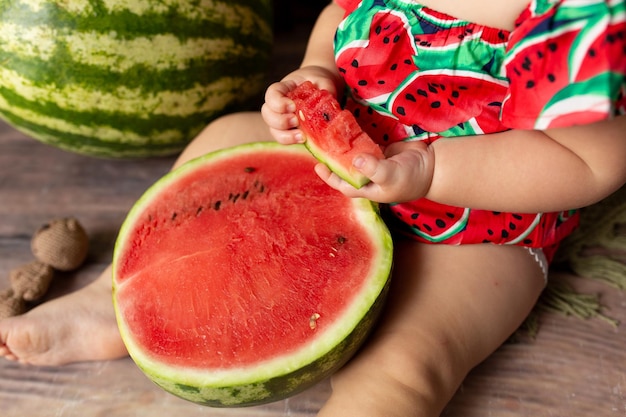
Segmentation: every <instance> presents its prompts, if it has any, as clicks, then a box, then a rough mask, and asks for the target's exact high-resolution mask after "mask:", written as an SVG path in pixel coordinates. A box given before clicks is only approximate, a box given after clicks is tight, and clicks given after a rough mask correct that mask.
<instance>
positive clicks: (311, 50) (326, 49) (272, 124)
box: [261, 1, 345, 144]
mask: <svg viewBox="0 0 626 417" xmlns="http://www.w3.org/2000/svg"><path fill="white" fill-rule="evenodd" d="M344 13H345V11H344V10H343V9H342V8H341V7H339V5H337V4H336V3H335V2H334V1H333V2H332V3H330V4H329V5H328V6H326V8H324V10H322V12H321V13H320V15H319V17H318V19H317V21H316V22H315V26H314V27H313V31H312V32H311V36H310V37H309V42H308V44H307V48H306V52H305V54H304V58H303V60H302V64H301V65H300V68H299V69H297V70H295V71H293V72H292V73H290V74H288V75H287V76H286V77H285V78H283V79H282V80H281V81H280V82H277V83H274V84H272V85H270V86H269V87H268V89H267V91H266V93H265V103H264V104H263V106H262V108H261V114H262V115H263V119H264V120H265V122H266V123H267V125H268V126H269V128H270V132H271V133H272V135H273V136H274V138H275V139H276V140H277V141H279V142H280V143H283V144H290V143H296V142H301V141H302V136H301V133H300V130H299V129H296V127H297V126H298V119H297V118H296V115H295V110H296V109H295V105H294V104H293V102H292V101H291V100H290V99H288V98H287V97H286V94H287V93H288V92H289V91H291V90H292V89H294V88H295V86H296V85H297V84H300V83H302V82H303V81H305V80H309V81H312V82H313V83H314V84H316V85H317V86H318V87H319V88H322V89H325V90H328V91H330V92H331V93H332V94H336V93H337V91H339V90H340V85H341V83H342V81H341V78H340V77H339V72H338V70H337V67H336V65H335V58H334V49H333V39H334V35H335V31H336V29H337V25H339V23H340V22H341V20H342V19H343V16H344Z"/></svg>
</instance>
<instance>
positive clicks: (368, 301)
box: [112, 142, 393, 407]
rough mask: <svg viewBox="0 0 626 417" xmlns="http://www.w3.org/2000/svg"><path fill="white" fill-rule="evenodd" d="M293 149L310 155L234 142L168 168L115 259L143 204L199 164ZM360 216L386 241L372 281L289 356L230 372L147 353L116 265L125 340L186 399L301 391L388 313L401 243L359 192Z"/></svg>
mask: <svg viewBox="0 0 626 417" xmlns="http://www.w3.org/2000/svg"><path fill="white" fill-rule="evenodd" d="M265 151H267V152H276V151H280V152H285V153H293V154H297V155H301V154H307V155H308V154H309V153H308V151H307V150H306V149H305V147H304V146H302V145H291V146H288V147H286V146H283V145H280V144H277V143H273V142H260V143H253V144H246V145H239V146H236V147H234V148H229V149H224V150H220V151H216V152H213V153H210V154H207V155H204V156H202V157H200V158H197V159H194V160H192V161H190V162H188V163H186V164H184V165H182V166H181V167H179V168H178V169H176V170H174V171H172V172H170V173H168V174H166V175H165V176H164V177H162V178H161V179H160V180H159V181H157V182H156V183H155V184H154V185H153V186H152V187H150V188H149V189H148V190H147V191H146V192H145V193H144V195H143V196H141V197H140V199H139V200H138V201H137V203H136V204H135V205H134V206H133V208H132V209H131V210H130V212H129V214H128V216H127V218H126V220H125V221H124V223H123V225H122V227H121V229H120V232H119V236H118V239H117V242H116V245H115V250H114V255H113V265H114V266H115V265H116V264H117V261H118V259H119V258H120V253H122V252H123V251H124V250H125V248H124V245H123V242H124V237H125V236H126V235H127V234H129V233H130V232H131V231H132V228H133V225H134V223H135V221H136V220H137V219H138V217H139V216H140V214H141V212H142V209H143V208H144V207H145V206H147V205H149V204H150V202H151V201H152V200H153V199H155V198H158V196H159V193H160V191H161V190H162V189H164V188H165V187H167V185H168V184H169V183H173V182H175V181H176V180H177V179H178V178H180V177H183V176H185V175H186V174H190V173H193V171H194V170H195V168H196V167H199V166H202V165H203V164H205V163H207V162H209V161H214V160H219V159H220V158H227V157H229V156H232V155H237V154H242V155H243V154H247V153H254V152H265ZM351 201H352V203H353V207H354V209H355V215H356V217H357V218H358V219H359V220H360V222H361V223H362V225H363V227H365V228H367V229H368V230H369V231H370V232H371V233H372V235H374V236H376V238H375V239H373V240H372V241H373V242H374V243H376V244H378V248H379V250H378V251H377V256H378V259H377V260H375V261H374V262H373V263H372V264H373V265H376V266H377V269H375V270H372V272H371V275H370V279H369V282H370V284H371V285H365V286H364V293H363V294H359V295H358V296H355V297H354V299H355V301H354V302H353V303H352V305H350V306H349V307H348V308H347V309H346V312H345V314H344V317H350V318H351V319H350V320H346V321H345V322H342V323H337V324H335V325H333V326H329V328H328V329H327V330H325V331H324V333H322V334H321V335H320V337H319V338H318V339H316V341H315V343H314V345H313V346H309V347H308V348H306V349H301V350H300V351H298V352H296V353H295V354H292V355H289V356H291V357H290V358H289V359H287V358H285V357H283V358H278V359H273V360H270V361H266V362H264V363H260V364H258V365H256V366H255V367H253V368H252V369H236V370H230V371H217V370H211V371H210V372H206V371H205V372H201V371H197V370H192V369H185V368H182V367H176V366H169V365H163V364H161V363H159V362H158V361H156V360H154V359H153V358H151V357H150V356H149V355H147V354H145V353H143V352H142V350H141V349H140V348H139V347H138V345H137V344H136V343H135V341H134V340H133V337H132V335H131V334H130V333H129V331H128V329H126V328H125V325H124V320H123V317H122V316H121V315H120V313H119V308H118V305H117V301H116V293H117V291H118V286H117V284H116V270H115V267H114V268H113V274H112V275H113V304H114V308H115V312H116V317H117V321H118V327H119V330H120V334H121V336H122V339H123V341H124V343H125V345H126V347H127V350H128V352H129V355H130V356H131V358H132V359H133V360H134V362H135V363H136V364H137V366H138V367H139V368H140V369H141V370H142V371H143V372H144V373H145V374H146V375H147V376H148V377H149V378H150V379H151V380H152V381H153V382H155V383H156V384H157V385H159V386H160V387H162V388H163V389H164V390H166V391H168V392H170V393H172V394H174V395H176V396H179V397H181V398H184V399H186V400H189V401H192V402H195V403H199V404H204V405H209V406H213V407H234V406H236V407H241V406H252V405H258V404H264V403H269V402H273V401H278V400H281V399H284V398H286V397H288V396H291V395H293V394H296V393H298V392H301V391H303V390H305V389H307V388H309V387H311V386H312V385H314V384H316V383H318V382H320V381H322V380H324V379H325V378H327V377H328V376H330V375H331V374H332V373H334V372H335V371H336V370H337V369H339V368H340V367H341V366H343V365H344V364H345V362H347V361H348V360H349V359H350V358H351V357H352V355H353V354H354V353H355V352H356V350H357V349H358V348H359V347H360V346H361V345H362V343H363V342H364V341H365V339H366V337H367V335H368V334H369V332H370V330H371V329H372V327H373V325H374V323H375V321H376V320H377V318H378V316H379V315H380V312H381V309H382V306H383V303H384V299H385V297H386V294H387V292H388V286H389V277H390V273H391V267H392V253H393V243H392V238H391V234H390V232H389V230H388V229H387V226H386V225H385V223H384V222H383V221H382V219H381V217H380V216H379V212H378V207H377V205H375V204H374V203H372V202H371V201H369V200H366V199H352V200H351Z"/></svg>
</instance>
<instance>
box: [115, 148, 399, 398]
mask: <svg viewBox="0 0 626 417" xmlns="http://www.w3.org/2000/svg"><path fill="white" fill-rule="evenodd" d="M315 163H316V161H315V159H314V158H313V157H312V156H311V155H310V153H309V152H307V150H306V149H305V148H304V147H303V146H302V145H292V146H288V147H286V146H282V145H279V144H275V143H258V144H252V145H242V146H238V147H234V148H231V149H226V150H223V151H219V152H216V153H212V154H208V155H206V156H204V157H201V158H198V159H196V160H193V161H191V162H189V163H187V164H185V165H183V166H182V167H180V168H179V169H177V170H175V171H173V172H171V173H169V174H168V175H166V176H165V177H163V178H162V179H161V180H159V181H158V182H157V183H156V184H155V185H154V186H153V187H151V188H150V189H149V190H148V191H147V192H146V193H145V194H144V195H143V197H142V198H141V199H140V200H139V201H138V202H137V204H136V205H135V206H134V207H133V209H132V210H131V211H130V213H129V215H128V217H127V219H126V221H125V222H124V224H123V226H122V228H121V231H120V234H119V237H118V240H117V243H116V247H115V253H114V260H113V298H114V305H115V311H116V315H117V320H118V324H119V328H120V332H121V335H122V338H123V340H124V343H125V344H126V347H127V349H128V352H129V354H130V355H131V357H132V358H133V360H134V361H135V362H136V363H137V365H138V366H139V367H140V368H141V369H142V370H143V371H144V373H145V374H146V375H147V376H148V377H149V378H151V379H152V380H153V381H154V382H155V383H156V384H158V385H159V386H161V387H162V388H164V389H165V390H167V391H169V392H171V393H173V394H175V395H178V396H180V397H182V398H185V399H188V400H190V401H193V402H197V403H201V404H206V405H211V406H244V405H255V404H261V403H266V402H271V401H276V400H279V399H283V398H286V397H287V396H290V395H292V394H295V393H297V392H299V391H302V390H304V389H305V388H307V387H309V386H312V385H313V384H315V383H317V382H319V381H321V380H322V379H324V378H326V377H328V376H329V375H330V374H332V373H333V372H334V371H336V370H337V369H338V368H339V367H341V366H342V365H343V364H344V363H345V362H346V361H347V360H348V359H349V358H350V357H351V356H352V355H353V354H354V352H355V351H356V350H357V348H358V347H359V346H360V345H361V344H362V343H363V341H364V340H365V338H366V336H367V334H368V332H369V330H370V329H371V328H372V325H373V323H374V322H375V319H376V317H377V316H378V314H379V312H380V310H381V306H382V304H383V300H384V296H385V293H386V289H387V287H388V279H389V275H390V270H391V264H392V241H391V236H390V234H389V231H388V229H387V228H386V226H385V225H384V223H383V222H382V220H381V219H380V217H379V215H378V211H377V208H376V207H375V206H374V205H372V203H371V202H370V201H367V200H364V199H350V198H347V197H345V196H343V195H342V194H340V193H338V192H337V191H335V190H333V189H331V188H330V187H328V186H327V185H326V184H324V183H323V182H322V181H321V180H320V179H319V178H318V177H317V175H316V174H315V172H314V171H313V167H314V165H315Z"/></svg>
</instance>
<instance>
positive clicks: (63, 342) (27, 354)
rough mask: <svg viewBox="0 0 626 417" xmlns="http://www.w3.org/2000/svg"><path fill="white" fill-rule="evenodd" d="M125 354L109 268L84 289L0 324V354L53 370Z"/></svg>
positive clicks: (10, 358)
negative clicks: (64, 365) (55, 366)
mask: <svg viewBox="0 0 626 417" xmlns="http://www.w3.org/2000/svg"><path fill="white" fill-rule="evenodd" d="M126 354H127V352H126V348H125V347H124V344H123V343H122V339H121V337H120V335H119V333H118V329H117V323H116V320H115V313H114V310H113V304H112V301H111V280H110V270H107V271H105V272H104V273H103V274H102V275H101V276H100V277H99V278H98V279H97V280H96V281H94V282H93V283H92V284H90V285H89V286H87V287H85V288H83V289H80V290H78V291H76V292H74V293H71V294H68V295H66V296H64V297H60V298H57V299H54V300H51V301H49V302H47V303H44V304H42V305H40V306H38V307H36V308H34V309H33V310H31V311H29V312H28V313H26V314H24V315H21V316H15V317H10V318H8V319H5V320H2V321H0V356H4V357H5V358H6V359H9V360H14V361H18V362H21V363H24V364H31V365H44V366H53V365H63V364H67V363H70V362H81V361H95V360H106V359H116V358H120V357H123V356H125V355H126Z"/></svg>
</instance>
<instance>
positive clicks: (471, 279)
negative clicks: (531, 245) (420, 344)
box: [389, 240, 545, 357]
mask: <svg viewBox="0 0 626 417" xmlns="http://www.w3.org/2000/svg"><path fill="white" fill-rule="evenodd" d="M544 286H545V280H544V276H543V272H542V271H541V268H540V267H539V265H538V264H537V262H536V260H535V259H534V258H533V256H531V255H530V253H529V252H528V251H527V250H526V249H525V248H522V247H515V246H496V245H490V244H481V245H464V246H449V245H427V244H421V243H417V242H413V241H407V240H400V241H398V242H396V257H395V265H394V276H393V280H392V290H391V294H390V303H389V318H390V322H391V324H392V325H393V323H394V322H395V323H397V324H398V325H400V326H404V327H406V326H409V327H412V328H413V329H414V330H415V331H416V332H418V333H420V334H423V335H433V338H434V339H435V340H436V341H437V340H438V341H442V343H444V342H445V341H451V340H452V341H455V342H458V343H459V344H460V346H469V345H471V346H472V347H475V348H476V351H475V352H474V353H475V354H476V355H478V356H479V357H484V356H486V355H488V354H490V353H491V352H492V351H493V350H494V349H496V348H497V347H498V346H499V345H500V344H501V343H502V342H503V341H505V340H506V339H507V338H508V337H509V336H510V335H511V334H512V333H513V332H514V331H515V330H516V329H517V327H519V325H520V324H521V323H522V322H523V321H524V319H525V318H526V316H527V315H528V313H529V312H530V311H531V310H532V308H533V306H534V304H535V303H536V301H537V298H538V297H539V294H540V293H541V291H542V289H543V288H544ZM435 343H437V342H435Z"/></svg>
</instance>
